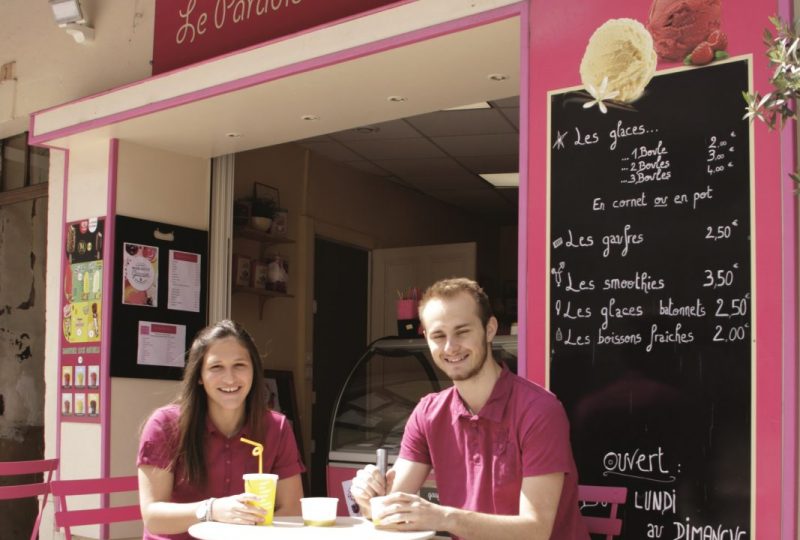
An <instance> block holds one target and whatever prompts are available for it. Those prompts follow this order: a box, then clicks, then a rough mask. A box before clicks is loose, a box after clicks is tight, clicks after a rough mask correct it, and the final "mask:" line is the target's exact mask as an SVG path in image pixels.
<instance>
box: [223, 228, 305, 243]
mask: <svg viewBox="0 0 800 540" xmlns="http://www.w3.org/2000/svg"><path fill="white" fill-rule="evenodd" d="M233 237H234V238H247V239H248V240H255V241H256V242H261V243H262V244H264V245H271V244H294V240H292V239H291V238H288V237H286V236H275V235H272V234H269V233H266V232H264V231H259V230H258V229H254V228H252V227H237V228H235V229H234V230H233Z"/></svg>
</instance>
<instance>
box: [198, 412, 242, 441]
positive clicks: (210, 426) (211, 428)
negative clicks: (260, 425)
mask: <svg viewBox="0 0 800 540" xmlns="http://www.w3.org/2000/svg"><path fill="white" fill-rule="evenodd" d="M246 428H247V422H245V423H244V424H242V427H241V429H239V431H238V433H236V434H235V435H233V436H231V437H230V438H231V439H239V438H240V437H248V435H247V432H246V431H245V429H246ZM206 432H207V433H209V434H216V435H219V436H220V437H222V438H223V439H227V438H228V437H226V436H225V435H224V434H223V433H222V432H221V431H220V430H219V429H217V426H216V425H214V422H212V421H211V416H210V415H209V414H206Z"/></svg>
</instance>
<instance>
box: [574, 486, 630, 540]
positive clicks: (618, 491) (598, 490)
mask: <svg viewBox="0 0 800 540" xmlns="http://www.w3.org/2000/svg"><path fill="white" fill-rule="evenodd" d="M627 497H628V488H626V487H613V486H583V485H579V486H578V500H579V501H581V502H583V503H587V504H586V505H587V506H597V505H603V506H610V508H609V515H608V516H607V517H606V516H586V515H585V516H583V522H584V523H586V527H587V528H588V529H589V533H590V534H603V535H605V540H612V539H613V538H614V537H615V536H618V535H619V534H620V532H622V520H621V519H619V518H618V517H617V510H618V509H619V505H620V504H625V499H627Z"/></svg>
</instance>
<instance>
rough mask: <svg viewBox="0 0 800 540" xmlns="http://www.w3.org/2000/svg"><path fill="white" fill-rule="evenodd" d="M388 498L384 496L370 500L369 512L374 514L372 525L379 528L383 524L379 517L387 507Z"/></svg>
mask: <svg viewBox="0 0 800 540" xmlns="http://www.w3.org/2000/svg"><path fill="white" fill-rule="evenodd" d="M386 497H387V495H382V496H380V497H372V498H371V499H370V500H369V511H370V514H372V523H373V524H374V525H375V526H376V527H378V526H379V525H380V524H381V520H380V518H379V517H378V516H380V515H381V514H383V509H384V508H385V507H386Z"/></svg>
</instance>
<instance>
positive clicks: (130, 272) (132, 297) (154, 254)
mask: <svg viewBox="0 0 800 540" xmlns="http://www.w3.org/2000/svg"><path fill="white" fill-rule="evenodd" d="M122 282H123V287H122V303H123V304H128V305H132V306H150V307H158V248H157V247H154V246H146V245H143V244H134V243H131V242H125V243H124V249H123V252H122Z"/></svg>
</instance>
